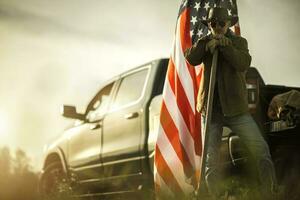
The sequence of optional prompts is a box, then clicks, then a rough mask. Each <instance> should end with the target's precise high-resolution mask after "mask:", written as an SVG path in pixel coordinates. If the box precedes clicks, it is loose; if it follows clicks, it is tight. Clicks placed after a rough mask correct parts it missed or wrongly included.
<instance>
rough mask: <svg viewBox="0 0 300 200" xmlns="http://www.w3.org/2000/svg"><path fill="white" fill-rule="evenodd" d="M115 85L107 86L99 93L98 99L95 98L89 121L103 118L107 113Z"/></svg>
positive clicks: (89, 113)
mask: <svg viewBox="0 0 300 200" xmlns="http://www.w3.org/2000/svg"><path fill="white" fill-rule="evenodd" d="M113 85H114V82H113V83H111V84H109V85H107V86H105V87H104V88H102V89H101V90H100V91H99V92H98V94H97V95H96V97H94V99H93V102H92V105H91V110H90V111H89V112H88V114H87V119H88V121H94V120H95V119H97V117H99V116H102V115H103V114H104V113H105V111H106V109H107V106H108V102H109V97H110V96H109V95H110V93H111V90H112V87H113Z"/></svg>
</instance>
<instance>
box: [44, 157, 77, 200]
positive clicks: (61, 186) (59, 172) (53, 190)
mask: <svg viewBox="0 0 300 200" xmlns="http://www.w3.org/2000/svg"><path fill="white" fill-rule="evenodd" d="M39 191H40V195H41V199H47V200H48V199H50V200H51V199H53V200H54V199H71V191H72V189H71V187H70V184H69V181H68V179H67V176H66V174H65V172H64V171H63V168H62V165H61V163H60V162H59V161H56V162H53V163H51V164H49V165H48V166H47V167H46V168H45V171H44V174H43V175H42V177H41V180H40V184H39Z"/></svg>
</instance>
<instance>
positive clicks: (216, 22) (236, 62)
mask: <svg viewBox="0 0 300 200" xmlns="http://www.w3.org/2000/svg"><path fill="white" fill-rule="evenodd" d="M236 22H237V18H233V17H230V16H229V15H228V12H227V9H225V8H221V7H216V8H212V9H211V10H210V11H209V14H208V18H207V20H206V21H203V23H204V24H205V25H207V26H208V28H209V30H210V32H211V34H209V35H207V36H205V37H203V38H201V39H200V40H199V41H198V42H197V43H196V44H195V45H194V46H192V47H191V48H190V49H188V50H187V51H186V52H185V57H186V59H187V61H188V62H189V63H190V64H192V65H193V66H196V65H199V64H201V63H203V64H204V76H203V78H202V81H201V84H200V89H199V92H198V100H197V110H198V111H199V112H201V114H202V116H205V114H206V107H205V106H206V104H207V96H208V87H209V78H210V69H211V64H212V57H213V52H214V51H216V50H218V51H219V56H218V62H217V74H216V86H215V91H214V101H213V110H212V120H211V124H210V126H209V130H208V134H209V136H208V143H207V145H208V146H207V148H208V149H207V159H206V168H205V180H206V184H207V187H208V190H209V193H210V194H211V195H212V196H213V197H214V198H215V199H220V198H221V197H222V196H224V194H225V189H224V188H223V187H222V186H221V184H219V183H220V181H219V172H218V170H219V169H218V159H219V148H220V144H221V137H222V128H223V126H228V127H229V128H230V129H231V130H232V131H233V132H234V133H236V134H237V135H238V136H239V137H240V138H241V141H242V142H243V143H244V144H245V145H246V147H247V149H248V150H249V152H250V154H251V156H252V157H253V158H254V160H255V166H256V169H257V171H258V178H259V181H260V183H261V190H262V191H263V192H262V195H263V198H264V199H267V198H271V196H272V195H271V194H272V192H273V189H274V187H275V186H276V178H275V172H274V166H273V162H272V160H271V156H270V152H269V147H268V145H267V143H266V142H265V140H264V138H263V137H262V135H261V133H260V130H259V128H258V126H257V124H256V123H255V121H254V120H253V118H252V116H251V115H250V114H249V111H248V102H247V97H248V95H247V89H246V80H245V73H246V71H247V69H248V68H249V66H250V63H251V56H250V54H249V50H248V45H247V40H246V39H244V38H242V37H239V36H236V35H234V33H232V32H231V31H230V29H229V27H231V26H232V25H234V24H235V23H236Z"/></svg>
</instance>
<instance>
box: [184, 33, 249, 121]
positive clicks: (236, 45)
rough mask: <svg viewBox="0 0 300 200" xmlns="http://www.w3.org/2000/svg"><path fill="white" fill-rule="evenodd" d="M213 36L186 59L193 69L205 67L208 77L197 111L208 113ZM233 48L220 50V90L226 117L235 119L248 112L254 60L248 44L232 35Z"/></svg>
mask: <svg viewBox="0 0 300 200" xmlns="http://www.w3.org/2000/svg"><path fill="white" fill-rule="evenodd" d="M211 37H212V36H211V35H208V36H205V37H203V38H201V39H200V40H199V41H198V42H197V43H196V44H195V45H194V46H192V47H191V48H189V49H187V50H186V52H185V57H186V59H187V60H188V62H189V63H190V64H191V65H193V66H196V65H199V64H201V63H202V62H203V64H204V76H203V78H202V80H201V84H200V88H199V92H198V98H197V110H198V111H200V112H202V113H203V112H204V113H205V106H206V102H207V94H208V87H209V77H210V69H211V64H212V57H213V55H212V54H211V53H210V52H209V51H206V50H205V46H206V44H207V42H208V41H209V40H210V39H211ZM226 37H228V38H229V39H230V40H231V41H232V45H229V46H226V47H218V49H219V57H218V63H217V75H216V89H217V90H218V92H219V98H220V103H221V107H222V110H223V113H224V115H225V116H235V115H238V114H242V113H245V112H247V111H248V94H247V89H246V80H245V74H246V71H247V69H248V68H249V67H250V63H251V56H250V54H249V50H248V44H247V40H246V39H245V38H243V37H240V36H236V35H234V34H233V33H231V32H229V31H228V32H227V33H226Z"/></svg>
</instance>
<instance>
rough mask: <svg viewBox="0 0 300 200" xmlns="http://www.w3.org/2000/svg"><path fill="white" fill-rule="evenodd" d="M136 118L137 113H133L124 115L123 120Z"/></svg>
mask: <svg viewBox="0 0 300 200" xmlns="http://www.w3.org/2000/svg"><path fill="white" fill-rule="evenodd" d="M138 116H139V113H137V112H133V113H129V114H126V115H125V116H124V118H125V119H132V118H136V117H138Z"/></svg>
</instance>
